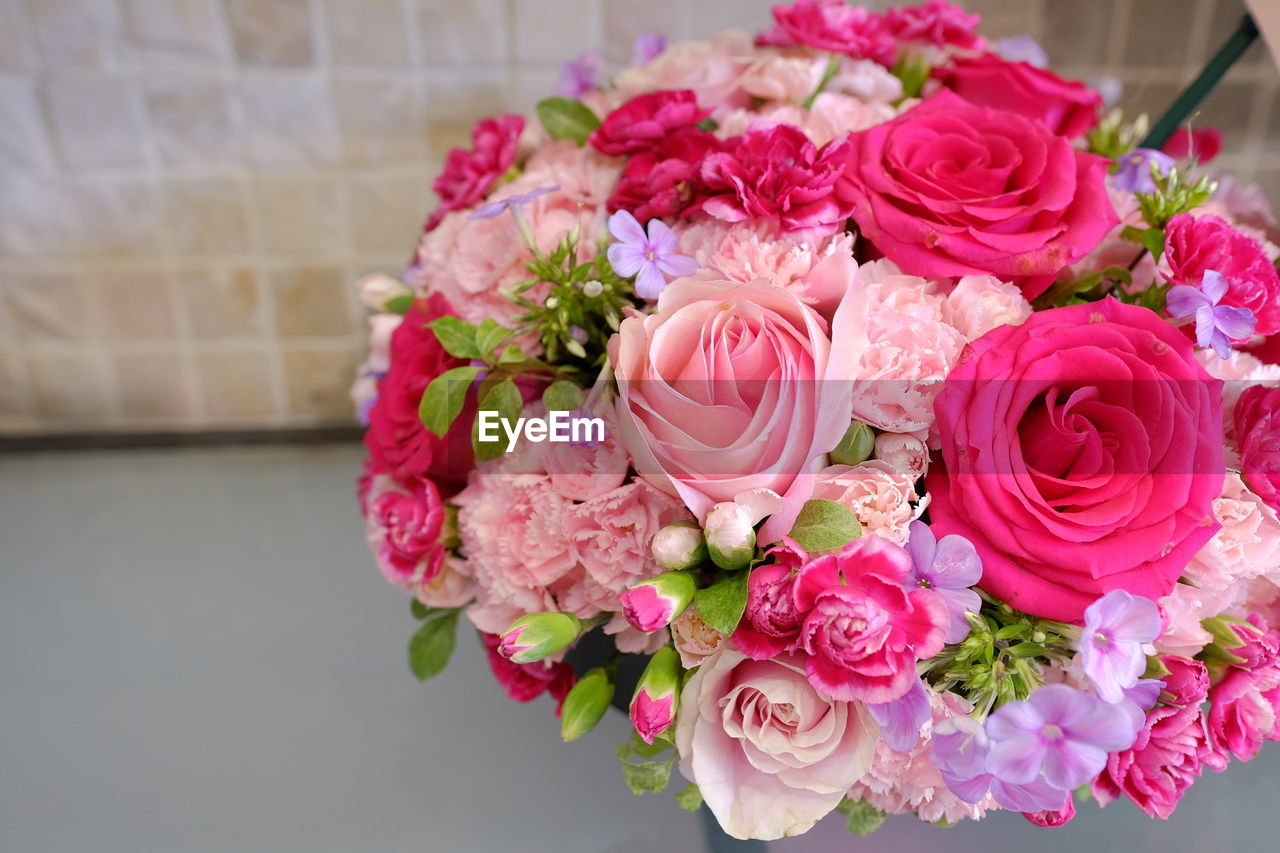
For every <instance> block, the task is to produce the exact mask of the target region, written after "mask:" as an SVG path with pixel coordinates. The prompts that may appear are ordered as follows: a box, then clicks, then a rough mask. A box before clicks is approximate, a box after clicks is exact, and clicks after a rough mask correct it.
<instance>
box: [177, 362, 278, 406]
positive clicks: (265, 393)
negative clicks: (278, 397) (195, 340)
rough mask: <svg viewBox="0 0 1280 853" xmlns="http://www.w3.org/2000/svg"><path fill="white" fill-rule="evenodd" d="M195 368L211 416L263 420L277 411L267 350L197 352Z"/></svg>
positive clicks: (203, 404) (204, 404)
mask: <svg viewBox="0 0 1280 853" xmlns="http://www.w3.org/2000/svg"><path fill="white" fill-rule="evenodd" d="M196 371H197V373H198V374H199V377H200V398H201V404H202V407H203V409H204V413H205V414H206V415H207V416H208V417H210V418H213V419H215V420H220V419H223V420H225V419H245V418H250V419H252V418H257V419H262V418H265V417H267V416H269V415H271V414H273V413H274V412H275V403H274V400H273V396H272V392H271V374H272V367H271V358H270V356H269V354H268V352H267V351H266V350H265V349H246V350H235V351H229V352H202V353H198V354H197V355H196Z"/></svg>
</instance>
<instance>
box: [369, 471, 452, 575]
mask: <svg viewBox="0 0 1280 853" xmlns="http://www.w3.org/2000/svg"><path fill="white" fill-rule="evenodd" d="M367 506H368V516H367V518H366V520H365V521H366V524H365V530H366V535H367V538H368V541H369V548H370V550H372V551H373V555H374V559H375V560H376V561H377V563H378V568H379V569H381V570H382V574H383V576H384V577H386V579H387V580H388V581H390V582H391V583H393V584H395V585H396V586H398V587H400V588H401V589H403V590H404V591H405V592H409V593H416V592H417V591H418V588H419V587H420V586H422V585H425V584H427V583H430V582H431V581H432V580H433V579H434V578H435V577H436V575H438V574H439V573H440V569H441V567H442V566H443V564H444V557H445V549H444V546H443V545H441V544H440V537H441V533H442V531H443V527H444V505H443V504H442V503H441V502H440V493H439V492H438V491H437V490H436V485H435V483H433V482H431V481H430V480H426V479H415V480H412V481H411V482H410V485H409V486H408V487H405V486H401V485H400V484H399V483H397V482H396V481H395V480H394V479H393V478H391V477H387V476H376V477H374V478H373V482H372V484H371V487H370V490H369V496H368V503H367Z"/></svg>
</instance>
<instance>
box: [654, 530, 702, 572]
mask: <svg viewBox="0 0 1280 853" xmlns="http://www.w3.org/2000/svg"><path fill="white" fill-rule="evenodd" d="M651 547H652V548H653V559H654V560H656V561H657V562H658V565H659V566H662V568H664V569H692V568H693V567H694V566H696V565H699V564H700V563H701V562H702V561H703V560H705V559H706V558H707V543H706V541H705V540H704V539H703V538H702V530H700V529H699V528H698V525H696V524H694V523H693V522H692V521H677V522H676V523H675V524H668V525H667V526H666V527H664V528H662V529H661V530H659V531H658V532H657V533H655V534H654V536H653V543H652V545H651Z"/></svg>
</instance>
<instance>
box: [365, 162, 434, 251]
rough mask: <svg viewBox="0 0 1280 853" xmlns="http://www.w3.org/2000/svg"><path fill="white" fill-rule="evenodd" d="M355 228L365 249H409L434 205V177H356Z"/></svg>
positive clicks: (424, 175)
mask: <svg viewBox="0 0 1280 853" xmlns="http://www.w3.org/2000/svg"><path fill="white" fill-rule="evenodd" d="M349 186H350V187H351V227H352V230H353V232H354V239H355V247H356V249H357V250H358V251H361V252H407V251H409V250H411V249H412V247H413V245H414V243H415V241H416V240H417V237H418V234H419V232H420V231H421V230H422V223H423V222H424V221H425V219H426V215H427V212H428V211H429V210H430V208H431V206H432V205H433V204H434V201H433V199H434V197H433V196H432V195H431V179H430V178H429V177H427V175H426V174H425V173H424V174H422V175H421V177H418V178H404V177H398V176H397V177H364V178H352V179H351V182H350V184H349Z"/></svg>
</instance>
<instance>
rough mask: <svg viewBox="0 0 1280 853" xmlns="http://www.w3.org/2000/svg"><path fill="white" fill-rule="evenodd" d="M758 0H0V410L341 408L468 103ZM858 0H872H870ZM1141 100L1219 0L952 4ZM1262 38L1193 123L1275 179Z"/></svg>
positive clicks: (1157, 96)
mask: <svg viewBox="0 0 1280 853" xmlns="http://www.w3.org/2000/svg"><path fill="white" fill-rule="evenodd" d="M770 5H771V2H770V0H0V432H7V433H22V432H28V433H30V432H45V431H47V432H57V431H65V430H78V429H95V430H101V429H108V430H134V429H136V430H154V429H168V428H197V429H198V428H225V427H242V426H306V425H313V424H332V423H349V422H350V417H349V403H348V401H347V398H346V386H347V384H348V382H349V379H350V377H351V374H352V372H353V370H354V368H355V365H356V364H357V362H358V361H359V360H360V358H361V357H362V355H363V352H362V350H363V341H364V336H363V314H362V311H361V309H360V306H359V304H358V303H357V301H356V299H355V295H354V289H353V287H352V282H354V280H355V279H356V277H357V276H359V275H360V274H362V273H365V272H368V271H373V270H389V271H393V272H394V271H398V270H399V268H400V267H401V266H402V265H403V264H404V262H405V260H406V258H407V257H408V254H409V251H410V249H411V247H412V246H413V244H414V241H415V237H416V234H417V233H418V229H419V228H420V226H421V223H422V221H423V218H424V216H425V213H426V211H427V210H428V209H429V207H430V204H431V201H430V199H431V193H430V183H431V179H432V177H433V175H434V173H435V171H436V170H437V168H438V164H439V163H440V162H441V160H442V159H443V156H444V154H445V152H446V151H447V150H448V149H449V147H450V146H453V145H457V144H464V143H466V142H467V139H468V131H469V127H470V125H471V123H472V122H473V121H474V120H475V119H477V118H479V117H482V116H485V115H489V114H493V113H497V112H503V111H527V110H529V109H531V108H532V106H533V104H534V103H535V102H536V101H537V100H538V99H539V98H540V97H543V96H545V95H547V94H549V93H550V92H551V90H552V89H553V88H554V86H555V83H556V80H557V77H558V70H559V66H560V64H561V63H562V62H563V61H564V60H566V59H569V58H571V57H572V56H574V55H576V54H578V53H581V52H582V51H583V50H585V49H586V48H588V47H602V48H604V49H605V51H606V55H607V56H608V57H609V58H610V59H611V60H614V61H616V62H623V61H625V60H626V58H627V57H628V56H629V54H630V46H631V42H632V40H633V38H634V37H635V36H636V35H638V34H640V33H646V32H659V33H666V34H669V35H670V36H672V37H673V38H678V37H690V36H697V35H704V34H707V33H710V32H713V31H715V30H717V29H722V28H726V27H733V26H738V27H742V28H745V29H750V30H756V29H760V28H762V27H763V26H764V25H765V24H766V23H767V22H768V20H769V12H768V9H769V6H770ZM867 5H870V6H884V5H888V4H886V3H884V2H870V3H868V4H867ZM964 5H966V6H967V7H969V8H970V9H971V10H973V11H978V12H981V13H983V14H984V16H985V22H984V23H985V32H986V33H987V34H988V35H989V36H991V37H993V38H999V37H1004V36H1012V35H1021V34H1031V35H1033V36H1034V37H1036V38H1038V39H1040V40H1041V42H1042V43H1043V44H1044V45H1045V47H1046V48H1047V50H1048V53H1049V56H1050V58H1051V60H1052V62H1053V63H1054V65H1055V68H1056V70H1058V71H1059V72H1060V73H1063V74H1064V75H1067V76H1079V77H1086V76H1096V75H1110V76H1114V77H1117V78H1119V79H1120V80H1121V81H1123V83H1124V96H1123V97H1122V100H1121V104H1122V105H1124V106H1132V107H1136V108H1138V109H1146V110H1148V111H1150V112H1152V113H1153V114H1158V113H1159V112H1161V111H1162V110H1163V109H1164V107H1165V106H1167V105H1168V104H1169V102H1170V101H1171V100H1172V98H1173V96H1174V95H1175V93H1176V92H1177V91H1178V89H1179V88H1180V87H1181V85H1182V84H1184V83H1185V82H1186V81H1187V80H1188V79H1189V78H1190V76H1191V75H1192V74H1194V72H1195V71H1196V70H1198V68H1199V67H1200V66H1201V64H1202V63H1203V62H1204V60H1205V58H1206V57H1207V55H1208V54H1209V53H1210V52H1211V51H1212V50H1213V49H1214V48H1216V47H1217V46H1218V44H1220V43H1221V41H1222V40H1223V39H1224V38H1225V36H1226V35H1227V33H1229V32H1230V30H1231V29H1232V28H1233V27H1234V26H1235V24H1236V23H1237V22H1238V20H1239V18H1240V16H1241V14H1242V13H1243V9H1242V7H1241V5H1240V0H968V2H966V3H965V4H964ZM1278 82H1280V76H1278V75H1277V72H1276V69H1275V67H1274V65H1273V64H1272V62H1271V60H1270V58H1269V56H1268V55H1267V54H1266V52H1265V50H1264V49H1263V48H1262V47H1261V45H1260V44H1259V45H1255V47H1254V48H1253V49H1252V50H1251V51H1250V53H1249V54H1248V55H1247V56H1246V58H1245V59H1244V60H1243V61H1242V62H1241V63H1240V65H1239V66H1238V67H1237V68H1235V69H1234V70H1233V71H1232V73H1231V75H1230V76H1229V77H1228V79H1227V81H1226V82H1224V84H1223V85H1222V86H1220V87H1219V89H1218V90H1217V91H1216V92H1215V93H1214V94H1213V95H1212V96H1211V98H1210V100H1209V101H1208V102H1207V103H1206V105H1205V106H1204V108H1203V114H1202V116H1201V117H1200V118H1199V119H1198V121H1197V124H1198V125H1200V126H1203V125H1215V126H1218V127H1220V128H1221V129H1222V130H1223V131H1224V132H1225V134H1226V138H1227V148H1226V153H1225V155H1224V156H1223V158H1222V160H1221V165H1222V166H1223V167H1224V168H1225V169H1228V170H1230V171H1234V172H1236V173H1238V174H1239V175H1240V176H1241V177H1243V178H1246V179H1250V180H1256V181H1257V182H1258V183H1260V184H1261V185H1262V186H1263V188H1264V190H1266V191H1267V192H1268V194H1269V195H1270V197H1271V198H1273V199H1280V85H1278Z"/></svg>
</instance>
